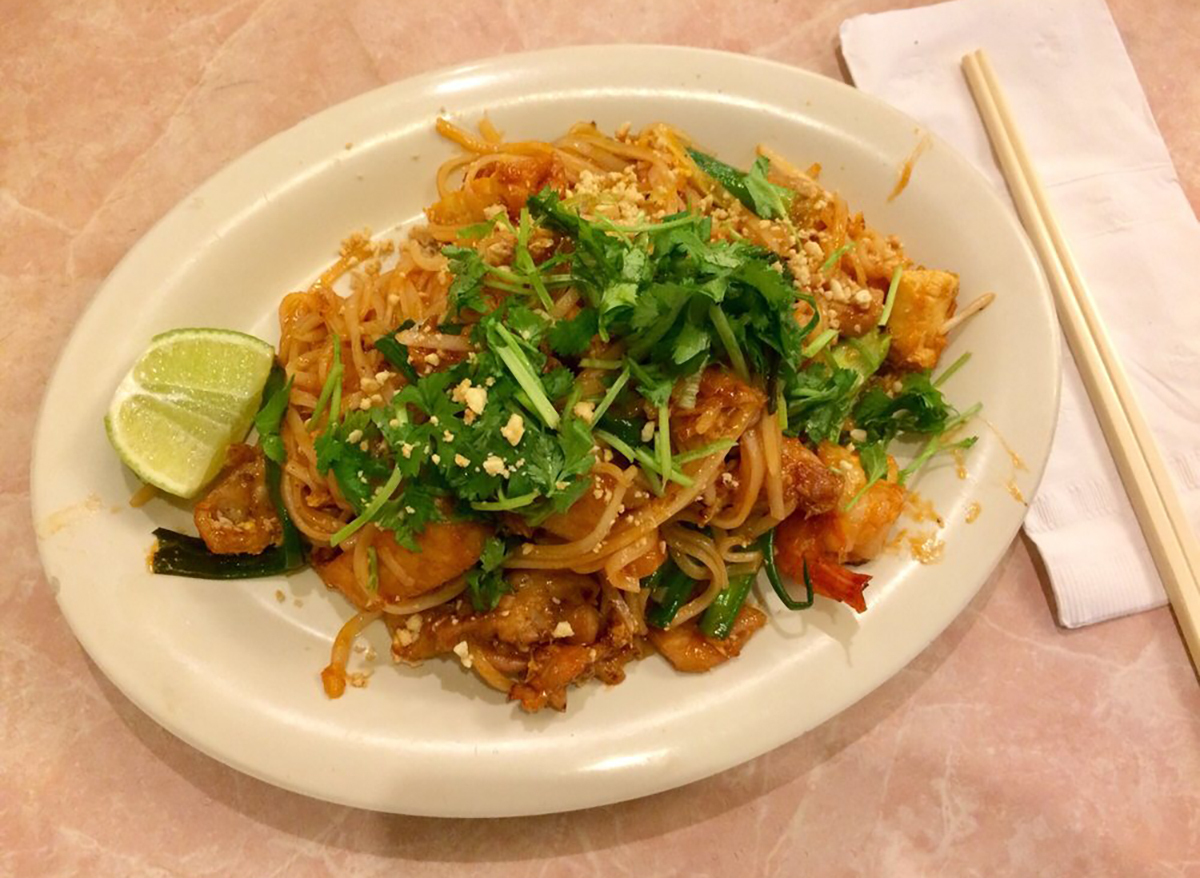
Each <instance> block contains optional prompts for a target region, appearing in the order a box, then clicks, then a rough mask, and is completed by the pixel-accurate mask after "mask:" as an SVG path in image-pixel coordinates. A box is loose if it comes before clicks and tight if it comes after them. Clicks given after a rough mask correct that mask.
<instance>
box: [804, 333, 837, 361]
mask: <svg viewBox="0 0 1200 878" xmlns="http://www.w3.org/2000/svg"><path fill="white" fill-rule="evenodd" d="M837 335H838V332H837V330H836V329H826V330H825V331H824V332H822V333H821V334H820V335H818V336H817V337H816V338H814V339H813V340H812V343H811V344H807V345H805V346H804V347H803V348H802V349H801V351H800V355H801V356H802V357H804V359H806V360H811V359H812V358H813V357H815V356H816V355H817V354H819V353H821V351H823V350H825V348H826V346H827V345H828V344H829V343H830V342H831V341H833V340H834V339H835V338H837Z"/></svg>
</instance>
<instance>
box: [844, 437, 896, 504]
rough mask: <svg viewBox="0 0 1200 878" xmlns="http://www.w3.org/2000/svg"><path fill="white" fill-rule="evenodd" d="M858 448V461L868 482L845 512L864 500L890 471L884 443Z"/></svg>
mask: <svg viewBox="0 0 1200 878" xmlns="http://www.w3.org/2000/svg"><path fill="white" fill-rule="evenodd" d="M857 448H858V460H859V463H861V464H862V468H863V472H864V473H865V474H866V476H867V481H866V483H865V484H864V485H863V486H862V487H861V488H860V489H859V490H858V492H857V493H855V495H854V496H853V497H851V498H850V501H849V502H848V503H847V504H846V506H845V511H847V512H849V511H850V510H851V509H853V508H854V505H855V504H856V503H858V501H859V500H860V499H862V496H863V494H865V493H867V491H869V490H870V489H871V486H872V485H874V484H875V483H876V482H878V481H879V480H880V479H882V478H883V477H884V476H886V475H887V471H888V455H887V446H886V445H885V444H884V443H882V442H872V443H871V444H869V445H859V446H857Z"/></svg>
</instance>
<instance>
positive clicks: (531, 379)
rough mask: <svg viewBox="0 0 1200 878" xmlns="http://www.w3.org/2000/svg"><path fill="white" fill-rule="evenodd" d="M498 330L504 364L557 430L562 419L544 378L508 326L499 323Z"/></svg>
mask: <svg viewBox="0 0 1200 878" xmlns="http://www.w3.org/2000/svg"><path fill="white" fill-rule="evenodd" d="M496 332H497V333H498V334H499V335H500V337H501V338H502V339H503V340H504V342H505V343H504V344H503V345H500V346H499V347H496V348H495V351H496V354H497V355H499V357H500V359H501V360H503V361H504V365H506V366H507V367H508V371H509V372H511V373H512V376H513V378H515V379H517V383H518V384H520V385H521V389H522V390H524V391H525V393H526V394H528V395H529V401H530V402H531V403H532V404H533V409H534V411H536V412H537V414H538V417H540V418H541V419H542V420H543V421H544V422H545V424H546V426H547V427H549V428H550V429H551V430H557V429H558V424H559V420H560V418H559V415H558V411H557V410H556V409H555V408H554V405H553V404H552V403H551V402H550V400H549V399H548V398H547V397H546V388H544V387H543V386H542V380H541V379H540V378H538V376H537V372H535V371H534V369H533V366H532V365H530V363H529V358H528V357H526V356H525V353H524V351H522V350H521V346H520V345H519V344H518V343H517V339H516V337H515V336H514V335H513V334H512V333H511V332H509V330H508V327H506V326H504V325H502V324H499V323H497V324H496Z"/></svg>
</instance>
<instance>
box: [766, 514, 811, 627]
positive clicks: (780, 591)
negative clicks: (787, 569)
mask: <svg viewBox="0 0 1200 878" xmlns="http://www.w3.org/2000/svg"><path fill="white" fill-rule="evenodd" d="M758 549H759V551H761V552H762V555H763V567H764V568H765V569H766V571H767V581H768V582H770V583H771V588H772V590H774V592H775V596H776V597H778V598H779V600H780V602H781V603H782V604H783V605H784V606H785V607H787V608H788V609H789V610H807V609H808V608H809V607H811V606H812V603H813V585H812V580H811V579H810V578H809V576H808V559H807V558H805V559H804V588H805V590H806V592H807V593H806V594H805V596H804V600H801V601H798V600H796V599H795V598H794V597H792V596H791V595H790V594H788V590H787V587H786V586H784V584H783V579H782V577H780V575H779V567H778V566H777V565H776V563H775V529H774V528H772V529H771V530H769V531H767V532H766V533H765V534H763V535H762V536H761V537H759V539H758Z"/></svg>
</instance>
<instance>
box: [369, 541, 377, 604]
mask: <svg viewBox="0 0 1200 878" xmlns="http://www.w3.org/2000/svg"><path fill="white" fill-rule="evenodd" d="M367 591H369V592H373V593H374V594H379V553H378V552H376V551H375V547H374V546H368V547H367Z"/></svg>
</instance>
